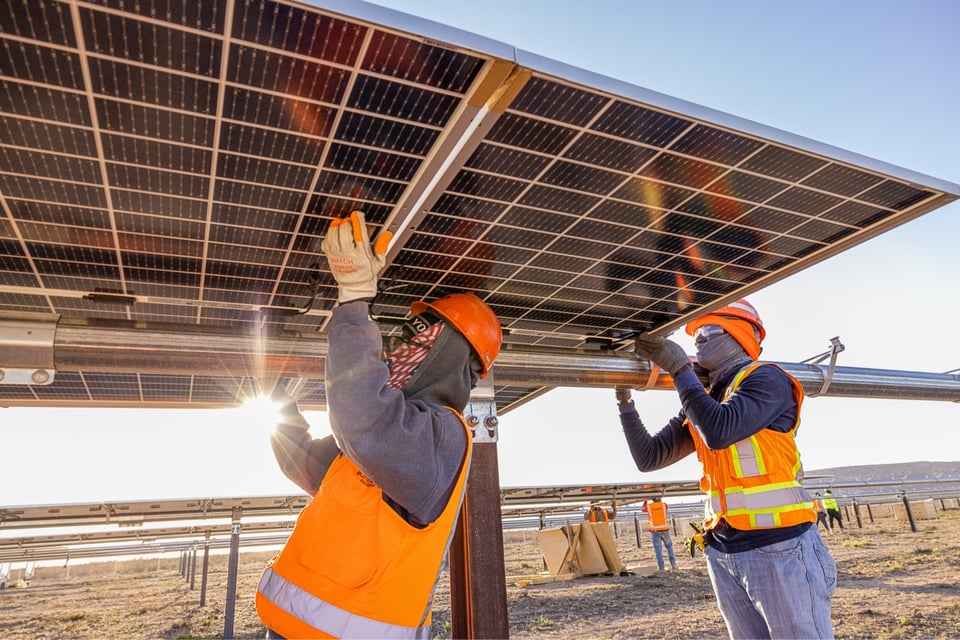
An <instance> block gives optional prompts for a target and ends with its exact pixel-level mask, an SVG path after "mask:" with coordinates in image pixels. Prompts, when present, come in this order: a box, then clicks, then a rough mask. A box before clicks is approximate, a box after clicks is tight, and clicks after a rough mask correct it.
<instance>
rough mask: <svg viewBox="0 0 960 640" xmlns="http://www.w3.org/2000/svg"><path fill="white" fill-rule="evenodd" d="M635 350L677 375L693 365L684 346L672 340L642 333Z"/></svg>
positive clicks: (672, 374)
mask: <svg viewBox="0 0 960 640" xmlns="http://www.w3.org/2000/svg"><path fill="white" fill-rule="evenodd" d="M635 350H636V353H637V355H638V356H640V357H642V358H646V359H647V360H651V361H652V362H653V363H654V364H656V365H657V366H659V367H660V368H661V369H663V370H664V371H666V372H667V373H669V374H670V375H671V376H672V377H676V375H677V374H678V373H680V372H681V371H683V370H684V369H685V368H687V367H692V366H693V365H692V363H691V362H690V357H689V356H688V355H687V352H686V351H684V350H683V347H681V346H680V345H678V344H677V343H676V342H674V341H672V340H667V339H666V338H661V337H659V336H652V335H650V334H649V333H641V334H640V335H638V336H637V340H636V343H635Z"/></svg>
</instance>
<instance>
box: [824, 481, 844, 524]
mask: <svg viewBox="0 0 960 640" xmlns="http://www.w3.org/2000/svg"><path fill="white" fill-rule="evenodd" d="M823 507H824V508H825V509H826V510H827V515H828V516H829V517H830V528H831V529H833V521H834V520H836V521H837V524H838V525H840V528H841V529H843V517H842V516H841V515H840V507H838V506H837V499H836V498H834V497H833V494H832V493H831V492H830V489H827V490H826V491H824V492H823Z"/></svg>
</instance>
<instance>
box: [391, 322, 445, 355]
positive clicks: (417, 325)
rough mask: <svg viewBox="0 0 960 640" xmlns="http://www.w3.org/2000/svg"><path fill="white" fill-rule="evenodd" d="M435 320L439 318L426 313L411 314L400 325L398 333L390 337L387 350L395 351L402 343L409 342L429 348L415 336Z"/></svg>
mask: <svg viewBox="0 0 960 640" xmlns="http://www.w3.org/2000/svg"><path fill="white" fill-rule="evenodd" d="M437 322H439V318H433V317H432V316H429V315H428V314H421V315H419V316H413V317H412V318H410V319H409V320H406V321H405V322H404V323H403V324H402V325H401V326H400V335H398V336H391V337H390V342H389V344H388V345H387V351H390V352H393V351H396V350H397V349H399V348H400V347H401V346H402V345H404V344H411V345H414V346H417V347H422V348H424V349H429V348H430V347H429V346H428V345H425V344H422V343H421V342H419V341H417V340H416V339H415V338H416V337H417V336H418V335H419V334H421V333H423V332H424V331H426V330H427V329H429V328H430V326H431V325H433V324H435V323H437Z"/></svg>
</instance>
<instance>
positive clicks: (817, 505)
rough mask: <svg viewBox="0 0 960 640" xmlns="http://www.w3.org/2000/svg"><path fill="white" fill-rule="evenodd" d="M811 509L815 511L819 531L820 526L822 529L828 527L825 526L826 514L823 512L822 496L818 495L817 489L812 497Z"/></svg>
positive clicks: (827, 527)
mask: <svg viewBox="0 0 960 640" xmlns="http://www.w3.org/2000/svg"><path fill="white" fill-rule="evenodd" d="M813 510H814V511H816V512H817V530H818V531H819V529H820V527H821V526H822V527H823V528H824V529H829V528H830V527H829V526H827V514H826V513H824V512H823V498H821V497H820V492H819V491H817V493H816V495H814V497H813Z"/></svg>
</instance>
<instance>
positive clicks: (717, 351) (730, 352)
mask: <svg viewBox="0 0 960 640" xmlns="http://www.w3.org/2000/svg"><path fill="white" fill-rule="evenodd" d="M745 360H750V356H749V354H747V352H746V351H744V350H743V347H741V346H740V343H739V342H737V341H736V340H734V339H733V336H731V335H730V334H728V333H725V334H723V335H720V336H716V337H714V338H711V339H710V340H707V341H706V342H703V343H701V344H699V345H697V362H698V363H699V364H700V366H701V367H703V368H704V369H706V370H707V371H709V372H710V380H711V382H713V381H715V380H716V379H717V378H719V377H721V376H722V374H724V373H726V372H727V370H729V369H730V368H731V367H733V366H738V365H740V364H741V363H743V362H744V361H745Z"/></svg>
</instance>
